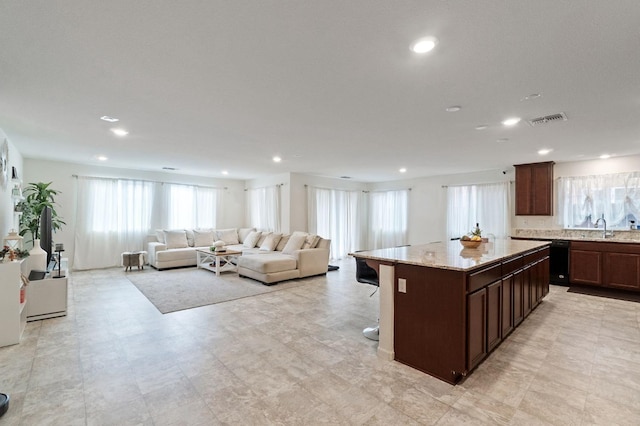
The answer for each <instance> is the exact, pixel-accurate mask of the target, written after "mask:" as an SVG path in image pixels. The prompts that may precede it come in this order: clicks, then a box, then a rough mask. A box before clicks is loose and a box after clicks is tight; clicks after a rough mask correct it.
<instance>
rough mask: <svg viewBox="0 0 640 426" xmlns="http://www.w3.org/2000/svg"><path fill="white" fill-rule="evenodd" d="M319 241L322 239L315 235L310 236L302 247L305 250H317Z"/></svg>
mask: <svg viewBox="0 0 640 426" xmlns="http://www.w3.org/2000/svg"><path fill="white" fill-rule="evenodd" d="M319 241H320V237H318V236H317V235H314V234H309V235H307V237H306V238H305V239H304V244H303V245H302V248H303V249H309V248H316V246H317V245H318V242H319Z"/></svg>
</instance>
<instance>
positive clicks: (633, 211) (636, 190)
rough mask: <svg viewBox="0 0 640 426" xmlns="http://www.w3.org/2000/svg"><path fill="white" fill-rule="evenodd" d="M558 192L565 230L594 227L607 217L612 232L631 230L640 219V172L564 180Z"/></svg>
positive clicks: (562, 223) (567, 178) (559, 185)
mask: <svg viewBox="0 0 640 426" xmlns="http://www.w3.org/2000/svg"><path fill="white" fill-rule="evenodd" d="M556 193H557V194H558V221H559V224H560V225H562V226H563V227H564V228H593V227H594V226H595V222H596V221H597V220H598V218H600V217H604V218H605V220H606V221H607V227H608V228H610V229H629V225H630V221H635V222H636V223H638V219H639V218H640V172H631V173H614V174H608V175H596V176H573V177H561V178H559V179H558V181H557V191H556Z"/></svg>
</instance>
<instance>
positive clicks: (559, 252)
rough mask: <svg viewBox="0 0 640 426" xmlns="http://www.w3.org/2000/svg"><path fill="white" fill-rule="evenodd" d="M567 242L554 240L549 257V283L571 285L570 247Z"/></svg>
mask: <svg viewBox="0 0 640 426" xmlns="http://www.w3.org/2000/svg"><path fill="white" fill-rule="evenodd" d="M570 246H571V242H570V241H567V240H553V241H552V242H551V253H550V255H549V283H551V284H556V285H569V247H570Z"/></svg>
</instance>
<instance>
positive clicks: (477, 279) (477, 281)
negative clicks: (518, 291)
mask: <svg viewBox="0 0 640 426" xmlns="http://www.w3.org/2000/svg"><path fill="white" fill-rule="evenodd" d="M500 277H502V265H501V264H500V263H498V264H495V265H492V266H489V267H488V268H484V269H481V270H479V271H477V272H473V273H471V274H470V275H469V278H468V280H467V292H468V293H473V292H474V291H476V290H478V289H481V288H482V287H486V286H487V285H489V284H491V283H492V282H495V281H497V280H499V279H500Z"/></svg>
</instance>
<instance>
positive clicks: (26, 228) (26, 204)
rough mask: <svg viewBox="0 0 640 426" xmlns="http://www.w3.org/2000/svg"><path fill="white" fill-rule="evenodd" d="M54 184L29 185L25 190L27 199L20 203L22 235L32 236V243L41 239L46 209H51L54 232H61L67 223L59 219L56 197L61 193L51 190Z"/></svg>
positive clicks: (39, 183)
mask: <svg viewBox="0 0 640 426" xmlns="http://www.w3.org/2000/svg"><path fill="white" fill-rule="evenodd" d="M51 183H52V182H49V183H44V182H38V183H29V184H28V185H27V187H26V188H25V189H24V190H23V195H24V196H25V199H24V200H22V201H20V203H18V205H19V207H20V208H21V209H22V215H21V216H20V231H19V232H20V235H22V236H23V237H24V236H25V235H27V234H29V235H30V236H31V242H32V243H33V240H37V239H38V238H40V235H39V233H40V215H41V214H42V211H43V210H44V209H45V207H50V208H51V224H52V227H53V231H54V232H55V231H57V230H59V229H60V228H61V227H62V225H66V223H65V222H64V221H63V220H62V219H61V218H60V217H58V213H57V212H56V209H55V203H56V200H55V196H56V195H58V194H60V191H57V190H55V189H52V188H50V187H49V186H50V185H51Z"/></svg>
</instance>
